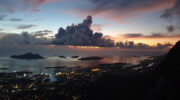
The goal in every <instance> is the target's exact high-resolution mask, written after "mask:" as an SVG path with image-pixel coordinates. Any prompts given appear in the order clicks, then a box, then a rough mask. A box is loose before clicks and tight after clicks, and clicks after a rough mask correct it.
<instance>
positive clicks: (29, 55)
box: [10, 52, 44, 60]
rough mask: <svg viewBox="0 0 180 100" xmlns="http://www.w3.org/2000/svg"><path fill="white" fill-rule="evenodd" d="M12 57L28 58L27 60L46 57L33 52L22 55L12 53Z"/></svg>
mask: <svg viewBox="0 0 180 100" xmlns="http://www.w3.org/2000/svg"><path fill="white" fill-rule="evenodd" d="M10 57H11V58H15V59H27V60H32V59H44V57H42V56H40V55H39V54H33V53H31V52H29V53H26V54H22V55H12V56H10Z"/></svg>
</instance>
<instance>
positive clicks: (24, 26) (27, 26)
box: [17, 24, 37, 29]
mask: <svg viewBox="0 0 180 100" xmlns="http://www.w3.org/2000/svg"><path fill="white" fill-rule="evenodd" d="M36 26H37V25H34V24H30V25H19V26H18V27H17V29H29V28H33V27H36Z"/></svg>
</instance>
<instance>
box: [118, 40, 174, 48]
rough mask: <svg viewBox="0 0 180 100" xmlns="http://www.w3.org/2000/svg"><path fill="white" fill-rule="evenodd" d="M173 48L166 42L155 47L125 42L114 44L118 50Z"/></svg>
mask: <svg viewBox="0 0 180 100" xmlns="http://www.w3.org/2000/svg"><path fill="white" fill-rule="evenodd" d="M171 46H173V45H172V44H171V43H169V42H167V43H164V44H162V43H157V44H156V46H150V45H148V44H144V43H136V44H135V43H134V41H125V42H122V41H120V42H117V43H116V47H119V48H131V49H134V48H135V49H164V48H169V47H171Z"/></svg>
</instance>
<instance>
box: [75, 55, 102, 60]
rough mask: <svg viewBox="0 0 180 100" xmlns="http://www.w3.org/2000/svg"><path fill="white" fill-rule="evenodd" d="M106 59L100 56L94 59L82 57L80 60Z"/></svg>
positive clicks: (93, 57)
mask: <svg viewBox="0 0 180 100" xmlns="http://www.w3.org/2000/svg"><path fill="white" fill-rule="evenodd" d="M101 59H104V58H103V57H98V56H92V57H82V58H80V59H79V60H101Z"/></svg>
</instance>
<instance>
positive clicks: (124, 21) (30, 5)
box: [0, 0, 180, 45]
mask: <svg viewBox="0 0 180 100" xmlns="http://www.w3.org/2000/svg"><path fill="white" fill-rule="evenodd" d="M179 5H180V0H0V34H9V33H18V34H20V33H21V32H23V31H28V32H35V31H43V30H49V31H52V32H51V35H55V34H56V33H57V32H58V29H59V28H60V27H63V28H66V27H67V26H68V25H72V24H78V23H81V22H82V20H83V19H84V18H86V17H87V16H89V15H91V16H92V17H93V24H92V26H91V29H92V30H93V31H94V32H102V33H103V34H104V35H105V36H106V35H107V36H110V37H111V38H112V39H114V40H115V41H125V40H132V41H135V42H143V43H147V44H150V45H154V44H155V43H157V42H160V43H164V42H172V43H175V42H177V41H178V40H180V25H179V23H180V20H179V19H180V11H179V10H180V6H179Z"/></svg>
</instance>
